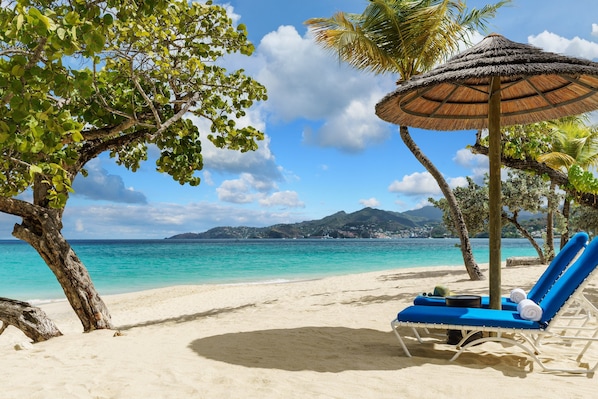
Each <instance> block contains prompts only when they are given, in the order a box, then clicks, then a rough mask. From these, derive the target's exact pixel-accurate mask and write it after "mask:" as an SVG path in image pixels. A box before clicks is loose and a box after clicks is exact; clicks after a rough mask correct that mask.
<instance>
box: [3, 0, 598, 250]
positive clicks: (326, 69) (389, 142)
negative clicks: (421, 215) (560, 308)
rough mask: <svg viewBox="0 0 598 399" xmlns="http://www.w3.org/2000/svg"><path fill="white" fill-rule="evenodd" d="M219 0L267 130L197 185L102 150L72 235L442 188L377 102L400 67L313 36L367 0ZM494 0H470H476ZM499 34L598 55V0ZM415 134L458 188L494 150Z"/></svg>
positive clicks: (524, 2)
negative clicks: (326, 45) (482, 153)
mask: <svg viewBox="0 0 598 399" xmlns="http://www.w3.org/2000/svg"><path fill="white" fill-rule="evenodd" d="M215 2H216V3H218V4H222V5H226V7H228V10H229V12H230V15H231V16H233V18H234V19H235V21H236V22H237V23H244V24H245V25H246V26H247V29H248V33H249V37H250V40H251V41H252V42H253V43H254V44H255V46H256V51H255V53H254V54H253V55H252V56H251V57H241V56H238V57H231V58H230V59H228V60H227V61H226V62H227V65H228V66H229V69H233V68H241V67H242V68H244V69H245V70H246V71H247V72H248V73H250V74H251V75H252V76H253V77H255V78H256V79H257V80H258V81H260V82H261V83H262V84H264V85H265V86H266V87H267V89H268V93H269V100H268V101H267V102H264V103H261V104H258V105H257V106H255V107H254V108H253V109H252V110H251V112H249V113H248V116H247V117H246V120H245V121H243V122H244V123H250V124H252V125H253V126H255V127H257V128H259V129H261V130H262V131H264V132H265V134H266V139H265V140H264V141H263V142H261V143H260V148H259V150H258V151H256V152H253V153H247V154H240V153H236V152H233V151H229V150H219V149H215V148H214V147H213V146H211V145H210V144H209V143H207V142H206V143H205V144H204V151H203V154H204V163H205V168H204V170H203V171H202V172H200V173H199V174H198V175H199V176H201V177H202V183H201V185H200V186H199V187H187V186H181V185H179V184H178V183H176V182H174V181H173V180H172V179H171V178H170V177H169V176H168V175H161V174H159V173H157V172H156V171H155V164H154V163H153V161H154V160H155V156H154V157H153V158H152V159H150V161H148V162H146V163H145V164H144V165H143V166H142V168H141V169H140V170H139V171H137V172H136V173H132V172H129V171H127V170H126V169H124V168H121V167H118V166H116V165H115V164H114V162H113V161H112V160H111V159H109V158H108V157H107V156H105V155H103V156H101V157H100V158H98V159H96V160H94V161H92V162H91V163H90V164H88V166H87V168H88V170H89V177H87V178H83V177H79V178H77V179H76V181H75V189H76V194H75V195H73V196H72V198H71V200H70V202H69V204H68V206H67V209H66V211H65V214H64V229H63V233H64V235H65V236H66V237H67V238H68V239H104V238H164V237H169V236H171V235H174V234H177V233H184V232H202V231H206V230H208V229H210V228H212V227H216V226H240V225H245V226H268V225H272V224H276V223H294V222H300V221H304V220H314V219H320V218H322V217H324V216H327V215H330V214H332V213H335V212H337V211H341V210H344V211H346V212H354V211H357V210H359V209H361V208H363V207H366V206H372V207H375V208H379V209H384V210H391V211H399V212H402V211H406V210H410V209H414V208H418V207H421V206H423V205H426V204H427V198H428V197H431V196H432V197H439V196H440V191H439V189H438V187H437V186H436V184H435V182H434V180H433V179H432V178H430V177H429V176H428V174H427V173H426V172H425V169H424V168H423V166H421V165H420V164H419V163H418V162H417V161H416V160H415V158H414V157H413V155H412V154H411V153H410V152H409V151H408V150H407V149H406V147H405V146H404V144H403V143H402V141H401V139H400V137H399V135H398V131H397V127H396V126H393V125H390V124H388V123H385V122H382V121H381V120H379V119H378V118H377V117H376V115H375V114H374V106H375V104H376V102H378V101H379V100H380V99H381V98H382V97H383V96H384V95H386V94H387V93H388V92H390V91H392V90H393V89H394V82H395V81H396V79H397V76H393V75H387V76H374V75H372V74H367V73H364V72H360V71H356V70H353V69H350V68H348V67H346V66H345V65H343V64H341V63H339V62H338V60H337V59H336V58H335V56H334V55H333V54H330V53H327V52H325V51H323V50H322V49H321V48H320V47H319V46H317V45H316V44H315V43H314V41H313V40H312V38H311V37H310V35H309V33H308V32H307V29H306V27H305V25H304V24H303V22H304V21H305V20H306V19H309V18H311V17H329V16H332V15H333V14H334V13H335V12H337V11H347V12H361V11H362V10H363V9H364V8H365V7H366V5H367V1H366V0H303V1H280V0H234V1H228V2H225V1H215ZM487 3H488V1H478V0H476V1H473V0H469V1H467V5H468V6H469V7H481V6H483V5H484V4H487ZM491 32H496V33H500V34H502V35H504V36H506V37H507V38H509V39H511V40H514V41H518V42H523V43H530V44H533V45H535V46H538V47H541V48H543V49H545V50H549V51H554V52H558V53H564V54H568V55H573V56H579V57H585V58H588V59H593V60H594V61H598V2H596V0H576V1H575V2H564V1H562V0H542V1H540V0H515V1H513V3H512V5H511V6H510V7H505V8H502V9H501V10H500V11H499V14H498V16H497V18H495V19H493V20H492V21H490V27H489V32H480V34H479V36H478V37H476V39H475V42H477V41H479V40H481V38H482V37H483V36H484V35H485V33H491ZM596 120H597V121H598V118H596ZM196 123H197V124H198V125H199V126H200V128H201V127H203V126H205V122H203V121H196ZM411 134H412V136H413V139H414V140H415V141H416V143H417V144H418V145H419V146H420V147H421V148H422V150H423V151H424V153H425V154H426V155H427V156H428V157H429V158H430V159H431V160H432V161H433V162H434V163H435V164H436V166H437V167H438V168H439V169H440V170H441V171H442V173H443V174H444V175H445V177H446V179H447V180H448V181H449V183H450V184H452V185H453V186H455V185H458V184H463V182H464V181H465V177H466V176H471V177H473V178H476V179H478V178H480V177H481V176H482V175H483V174H484V173H485V172H486V168H487V161H486V159H485V158H484V157H474V156H473V155H472V154H471V153H470V152H469V151H468V150H466V149H465V148H466V146H467V145H468V144H472V143H473V142H474V139H475V134H474V132H472V131H469V132H431V131H425V130H418V129H411ZM17 221H18V219H16V218H13V217H9V216H7V215H4V214H0V239H8V238H12V237H11V231H12V225H13V224H14V223H15V222H17Z"/></svg>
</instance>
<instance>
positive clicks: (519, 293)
mask: <svg viewBox="0 0 598 399" xmlns="http://www.w3.org/2000/svg"><path fill="white" fill-rule="evenodd" d="M509 298H510V299H511V301H513V302H515V303H519V302H521V301H523V300H524V299H527V294H526V293H525V291H524V290H522V289H521V288H515V289H514V290H513V291H511V295H510V296H509Z"/></svg>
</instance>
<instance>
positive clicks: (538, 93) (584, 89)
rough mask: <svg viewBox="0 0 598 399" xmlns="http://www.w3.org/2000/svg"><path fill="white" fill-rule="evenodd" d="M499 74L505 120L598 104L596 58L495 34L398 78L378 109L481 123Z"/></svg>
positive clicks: (402, 119)
mask: <svg viewBox="0 0 598 399" xmlns="http://www.w3.org/2000/svg"><path fill="white" fill-rule="evenodd" d="M497 76H499V77H500V80H501V115H500V124H501V126H509V125H516V124H527V123H533V122H539V121H543V120H550V119H557V118H559V117H562V116H565V115H579V114H582V113H585V112H589V111H593V110H595V109H598V63H596V62H592V61H588V60H584V59H579V58H572V57H567V56H563V55H559V54H555V53H550V52H545V51H542V50H540V49H538V48H536V47H533V46H530V45H527V44H521V43H516V42H513V41H510V40H508V39H507V38H505V37H503V36H501V35H497V34H492V35H489V36H487V37H486V38H485V39H484V40H482V41H481V42H480V43H479V44H477V45H476V46H474V47H471V48H470V49H469V50H467V51H465V52H462V53H460V54H459V55H457V56H456V57H454V58H452V59H450V60H449V61H447V62H446V63H445V64H443V65H441V66H439V67H437V68H435V69H434V70H432V71H430V72H428V73H425V74H422V75H418V76H415V77H414V78H412V79H410V80H408V81H406V82H403V83H401V85H400V86H399V87H398V89H397V90H396V91H394V92H392V93H390V94H388V95H387V96H386V97H384V98H383V99H382V100H381V101H380V102H379V103H378V104H377V105H376V114H377V115H378V116H379V117H380V118H381V119H383V120H385V121H388V122H392V123H395V124H397V125H404V126H412V127H419V128H424V129H432V130H465V129H484V128H487V127H488V96H489V91H490V90H489V86H490V81H491V79H492V78H493V77H497Z"/></svg>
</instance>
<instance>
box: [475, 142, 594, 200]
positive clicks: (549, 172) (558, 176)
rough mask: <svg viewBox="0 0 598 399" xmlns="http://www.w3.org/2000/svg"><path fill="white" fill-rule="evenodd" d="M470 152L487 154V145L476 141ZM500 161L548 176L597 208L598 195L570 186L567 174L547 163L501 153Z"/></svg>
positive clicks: (511, 166)
mask: <svg viewBox="0 0 598 399" xmlns="http://www.w3.org/2000/svg"><path fill="white" fill-rule="evenodd" d="M470 148H471V152H473V153H474V154H480V155H486V156H488V147H485V146H483V145H481V144H480V143H479V141H477V142H476V143H475V144H474V145H473V146H471V147H470ZM501 163H502V164H503V165H505V166H508V167H509V168H513V169H519V170H523V171H533V172H535V173H537V174H538V175H541V176H548V178H549V179H550V180H551V181H552V182H553V183H555V184H558V185H559V187H560V188H561V189H562V190H563V191H565V192H566V193H567V194H568V195H570V196H571V197H572V198H575V200H576V201H577V202H578V203H579V204H581V205H586V206H590V207H592V208H596V209H598V196H596V195H595V194H590V193H582V192H579V191H577V190H575V189H574V188H572V187H571V185H570V184H569V178H568V176H567V175H566V174H565V173H563V172H561V171H559V170H556V169H552V168H551V167H549V166H548V165H546V164H545V163H542V162H538V161H535V160H533V159H516V158H511V157H506V156H504V155H502V154H501Z"/></svg>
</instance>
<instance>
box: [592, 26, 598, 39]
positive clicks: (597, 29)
mask: <svg viewBox="0 0 598 399" xmlns="http://www.w3.org/2000/svg"><path fill="white" fill-rule="evenodd" d="M592 36H598V24H592Z"/></svg>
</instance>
